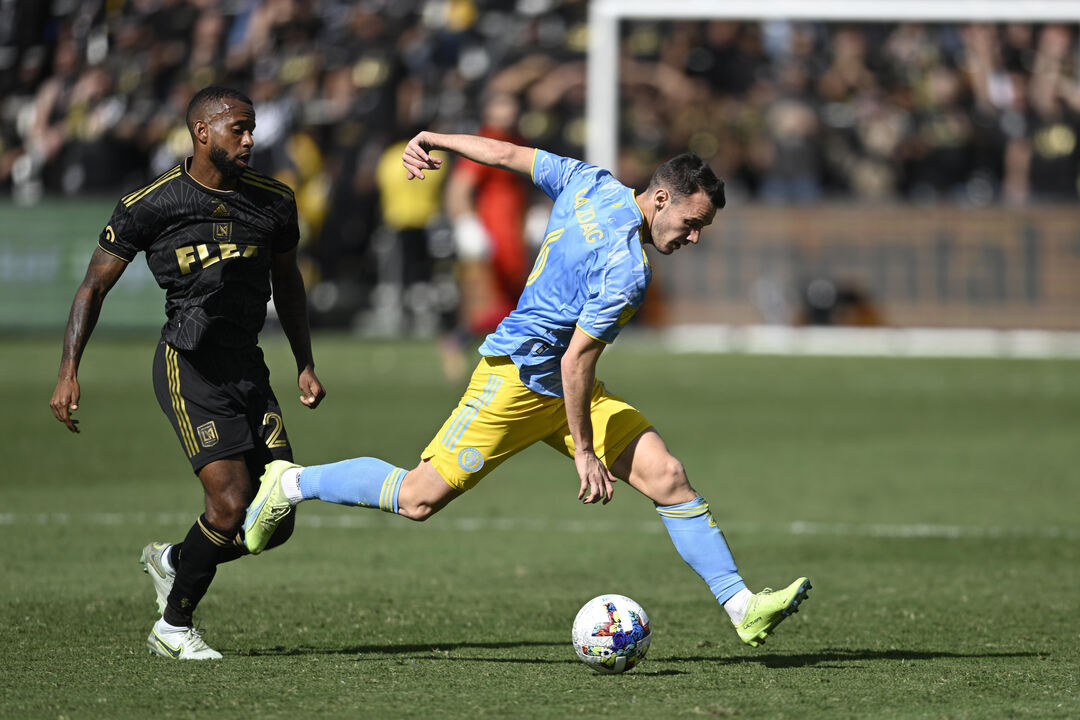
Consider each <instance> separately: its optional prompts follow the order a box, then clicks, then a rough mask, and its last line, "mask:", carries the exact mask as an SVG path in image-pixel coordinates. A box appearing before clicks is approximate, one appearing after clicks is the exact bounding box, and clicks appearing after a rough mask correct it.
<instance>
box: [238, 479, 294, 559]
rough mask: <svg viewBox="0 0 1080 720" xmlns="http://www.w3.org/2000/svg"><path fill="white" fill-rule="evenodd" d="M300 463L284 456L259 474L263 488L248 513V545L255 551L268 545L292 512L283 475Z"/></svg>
mask: <svg viewBox="0 0 1080 720" xmlns="http://www.w3.org/2000/svg"><path fill="white" fill-rule="evenodd" d="M295 467H300V466H299V465H294V464H293V463H291V462H286V461H284V460H274V461H273V462H271V463H270V464H269V465H267V466H266V472H264V473H263V474H262V477H261V478H259V482H260V483H261V484H260V485H259V492H258V494H257V495H255V499H254V500H252V501H251V504H250V505H248V509H247V515H246V516H245V517H244V545H245V546H246V547H247V549H248V552H250V553H251V554H252V555H258V554H259V553H261V552H262V551H263V550H264V549H265V548H266V545H267V543H269V542H270V538H272V537H273V536H274V531H275V530H277V526H278V525H279V524H280V523H281V521H282V520H283V519H285V516H286V515H288V514H289V513H290V512H292V507H293V506H292V503H290V502H289V499H288V498H287V497H285V492H284V491H283V490H282V489H281V475H282V473H284V472H285V471H286V470H288V469H289V468H295Z"/></svg>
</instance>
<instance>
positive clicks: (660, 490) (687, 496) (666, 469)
mask: <svg viewBox="0 0 1080 720" xmlns="http://www.w3.org/2000/svg"><path fill="white" fill-rule="evenodd" d="M641 485H642V490H643V492H644V493H645V494H646V495H647V496H648V497H649V498H650V499H651V500H653V501H654V502H656V503H659V504H660V505H674V504H677V503H681V502H688V501H690V500H693V499H694V497H696V495H697V493H696V492H695V491H694V489H693V488H692V487H691V486H690V480H689V479H688V478H687V477H686V469H685V468H684V467H683V464H682V463H681V462H680V461H679V459H678V458H676V457H674V456H672V455H665V457H664V458H662V459H660V460H658V461H657V462H656V463H655V464H653V466H652V467H650V468H649V470H648V472H647V474H646V476H645V477H643V478H641Z"/></svg>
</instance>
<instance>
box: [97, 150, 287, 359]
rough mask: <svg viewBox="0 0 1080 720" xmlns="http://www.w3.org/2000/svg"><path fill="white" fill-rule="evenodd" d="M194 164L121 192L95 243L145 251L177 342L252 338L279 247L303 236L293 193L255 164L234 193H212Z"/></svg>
mask: <svg viewBox="0 0 1080 720" xmlns="http://www.w3.org/2000/svg"><path fill="white" fill-rule="evenodd" d="M189 160H190V159H189ZM188 162H189V161H185V162H183V163H181V164H180V165H177V166H176V167H174V168H173V169H172V170H169V171H168V172H166V173H165V174H163V175H162V176H161V177H159V178H157V179H156V180H154V182H152V183H150V184H149V185H147V186H146V187H144V188H141V189H139V190H136V191H135V192H133V193H130V194H128V195H126V196H124V197H123V198H121V199H120V202H118V203H117V204H116V209H115V210H113V214H112V217H111V218H110V219H109V224H108V226H107V227H106V228H105V229H104V230H103V231H102V232H101V236H100V237H99V238H98V246H99V247H101V249H102V250H104V251H105V252H107V253H109V254H110V255H115V256H116V257H118V258H120V259H121V260H123V261H125V262H131V261H132V260H134V259H135V255H136V254H137V253H139V252H140V251H141V252H144V253H146V263H147V265H148V266H149V267H150V271H151V272H152V273H153V274H154V278H155V279H156V280H157V283H158V285H160V286H161V287H162V288H163V289H164V290H165V315H166V317H167V318H168V320H167V321H166V323H165V326H164V327H162V329H161V335H162V338H164V340H165V341H166V342H167V343H169V344H170V345H172V346H173V347H175V348H177V349H180V350H194V349H196V348H199V347H207V346H216V347H234V348H235V347H249V346H252V345H255V343H256V341H257V340H258V335H259V331H260V330H262V326H263V322H265V320H266V304H267V302H269V300H270V265H271V262H272V261H273V254H274V253H282V252H288V251H289V250H292V249H293V248H295V247H296V244H297V242H298V241H299V236H300V233H299V230H298V228H297V222H296V201H295V199H294V198H293V192H292V190H291V189H290V188H289V187H288V186H287V185H284V184H283V183H280V182H278V181H277V180H274V179H273V178H270V177H267V176H266V175H262V174H261V173H258V172H255V171H254V170H250V169H249V170H246V171H245V172H244V174H243V175H241V176H240V178H239V181H238V183H237V189H236V190H231V191H225V190H214V189H212V188H208V187H206V186H205V185H202V184H200V183H199V182H198V181H197V180H195V179H194V178H192V177H191V175H190V174H188V171H187V163H188Z"/></svg>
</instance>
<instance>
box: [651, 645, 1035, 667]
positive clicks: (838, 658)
mask: <svg viewBox="0 0 1080 720" xmlns="http://www.w3.org/2000/svg"><path fill="white" fill-rule="evenodd" d="M1022 657H1038V653H1032V652H1012V653H954V652H937V651H933V650H854V649H848V648H826V649H825V650H823V651H821V652H816V653H799V654H792V655H780V654H777V653H766V654H761V655H739V656H737V657H730V656H729V657H701V656H698V657H677V658H657V660H659V661H660V662H671V663H684V662H702V663H717V664H720V665H743V664H750V663H757V664H760V665H764V666H765V667H768V668H799V667H809V666H817V667H837V668H841V667H843V668H850V667H852V663H857V662H862V661H867V662H879V661H882V660H900V661H905V660H939V659H942V658H1022Z"/></svg>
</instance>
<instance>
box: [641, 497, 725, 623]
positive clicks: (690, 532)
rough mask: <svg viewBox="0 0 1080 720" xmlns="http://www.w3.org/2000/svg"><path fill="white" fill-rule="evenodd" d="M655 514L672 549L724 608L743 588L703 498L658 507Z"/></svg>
mask: <svg viewBox="0 0 1080 720" xmlns="http://www.w3.org/2000/svg"><path fill="white" fill-rule="evenodd" d="M656 512H658V513H660V518H661V519H662V520H663V521H664V526H665V527H666V528H667V531H668V535H670V536H671V542H673V543H675V549H676V550H678V551H679V554H680V555H682V558H683V560H685V561H686V564H687V565H689V566H690V567H691V568H693V570H694V572H696V573H697V574H698V575H700V576H701V579H702V580H704V581H705V582H706V583H707V584H708V585H709V589H710V590H712V593H713V595H715V596H716V601H717V602H719V603H720V604H721V605H723V604H724V603H725V602H727V601H728V600H730V599H731V597H732V596H733V595H735V593H737V592H739V591H740V590H742V589H743V588H745V587H746V583H744V582H743V579H742V577H741V576H740V575H739V570H738V568H737V567H736V566H735V558H734V557H732V556H731V550H729V549H728V544H727V540H725V539H724V533H722V532H720V528H718V527H717V526H716V521H715V520H713V517H712V513H710V512H709V503H707V502H705V498H703V497H696V498H694V499H693V500H691V501H690V502H685V503H680V504H679V505H657V506H656Z"/></svg>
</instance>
